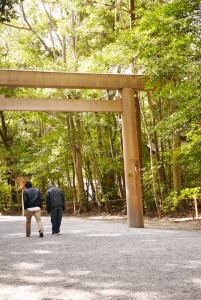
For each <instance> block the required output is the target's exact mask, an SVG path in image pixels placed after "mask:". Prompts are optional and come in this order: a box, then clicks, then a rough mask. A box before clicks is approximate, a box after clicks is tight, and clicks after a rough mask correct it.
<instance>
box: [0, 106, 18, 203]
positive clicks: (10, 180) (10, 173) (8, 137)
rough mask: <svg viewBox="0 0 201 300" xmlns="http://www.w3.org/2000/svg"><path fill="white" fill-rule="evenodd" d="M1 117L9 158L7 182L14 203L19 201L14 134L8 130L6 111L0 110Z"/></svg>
mask: <svg viewBox="0 0 201 300" xmlns="http://www.w3.org/2000/svg"><path fill="white" fill-rule="evenodd" d="M0 119H1V128H0V137H1V139H2V142H3V145H4V147H5V149H6V150H7V158H6V167H7V182H8V185H10V187H11V199H12V202H13V203H17V202H18V197H17V191H16V182H15V179H16V176H15V171H14V166H15V158H14V157H13V154H12V146H13V136H11V135H10V134H9V132H8V124H7V123H6V118H5V115H4V113H3V112H2V111H1V112H0Z"/></svg>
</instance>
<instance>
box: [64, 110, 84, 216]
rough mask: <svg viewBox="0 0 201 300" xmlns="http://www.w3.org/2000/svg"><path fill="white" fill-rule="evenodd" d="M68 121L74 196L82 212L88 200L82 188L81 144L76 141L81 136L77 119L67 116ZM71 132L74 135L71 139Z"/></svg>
mask: <svg viewBox="0 0 201 300" xmlns="http://www.w3.org/2000/svg"><path fill="white" fill-rule="evenodd" d="M68 121H69V122H67V124H68V126H69V129H70V131H71V144H72V156H73V163H74V170H75V178H76V196H77V200H78V202H79V212H80V213H82V212H84V211H88V202H87V198H86V193H85V189H84V179H83V174H82V156H81V145H80V142H78V139H80V137H81V132H80V131H81V130H80V122H79V120H78V119H76V122H74V120H73V117H72V116H71V117H69V119H68ZM75 124H76V126H75ZM72 134H73V135H74V138H73V139H72Z"/></svg>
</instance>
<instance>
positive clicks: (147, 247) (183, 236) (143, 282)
mask: <svg viewBox="0 0 201 300" xmlns="http://www.w3.org/2000/svg"><path fill="white" fill-rule="evenodd" d="M43 223H44V227H45V236H44V238H39V237H38V233H37V229H36V222H35V220H34V219H33V222H32V232H33V233H32V236H31V237H30V238H26V237H25V218H24V217H20V216H18V217H11V216H0V300H27V299H32V300H91V299H101V300H105V299H114V300H117V299H118V300H129V299H138V300H145V299H146V300H155V299H157V300H167V299H168V300H169V299H174V300H198V299H199V300H200V299H201V251H200V246H201V231H200V230H188V229H183V230H180V229H172V228H156V227H154V226H153V225H151V226H149V225H147V223H146V222H145V228H143V229H142V228H140V229H139V228H128V225H127V223H126V222H124V221H122V222H120V221H118V220H113V221H111V222H108V221H107V220H98V219H92V218H88V219H87V218H85V219H81V218H73V217H71V218H67V217H64V218H63V220H62V226H61V234H60V235H52V234H51V224H50V217H43Z"/></svg>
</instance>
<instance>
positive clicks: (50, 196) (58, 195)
mask: <svg viewBox="0 0 201 300" xmlns="http://www.w3.org/2000/svg"><path fill="white" fill-rule="evenodd" d="M46 204H47V212H48V213H50V214H51V223H52V234H59V233H60V226H61V220H62V212H63V211H64V208H65V199H64V193H63V191H61V189H59V188H58V187H56V186H54V185H50V186H49V187H48V189H47V192H46Z"/></svg>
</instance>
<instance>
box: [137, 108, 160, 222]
mask: <svg viewBox="0 0 201 300" xmlns="http://www.w3.org/2000/svg"><path fill="white" fill-rule="evenodd" d="M141 113H142V118H143V122H144V127H145V130H146V133H147V138H148V142H149V147H150V164H151V175H152V186H153V193H154V200H155V205H156V209H157V212H158V216H159V218H161V208H160V204H161V199H160V197H159V195H158V191H157V178H156V173H155V164H154V157H153V152H154V149H153V147H152V145H153V144H152V139H151V135H150V132H149V129H148V126H147V122H146V119H145V116H144V113H143V110H141Z"/></svg>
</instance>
